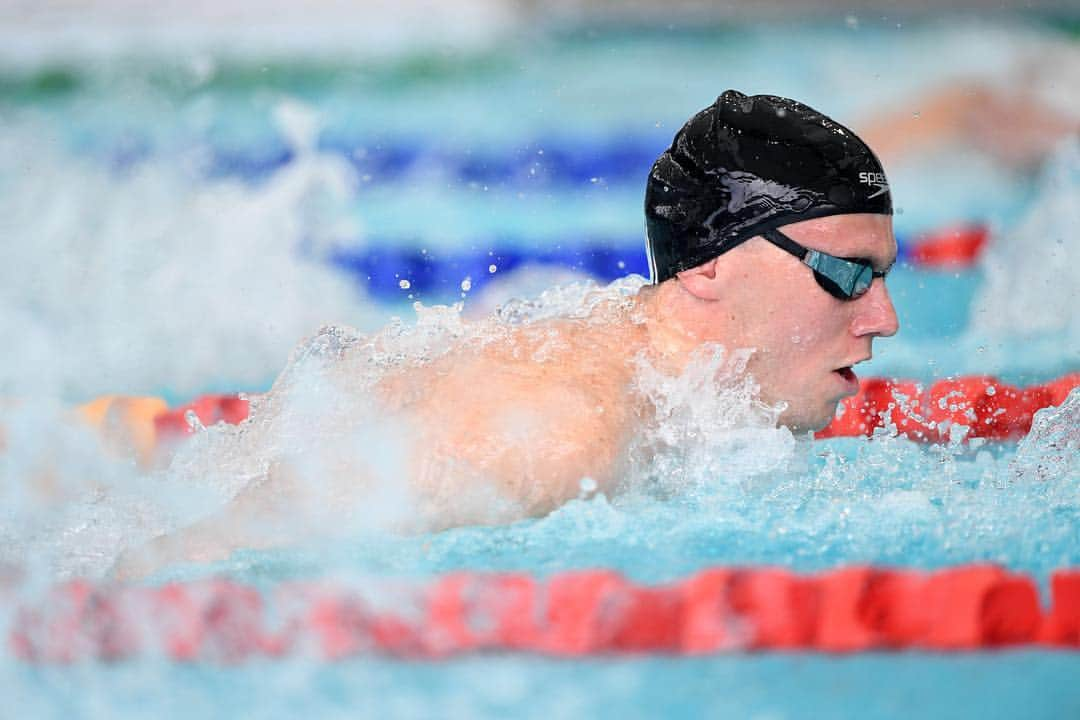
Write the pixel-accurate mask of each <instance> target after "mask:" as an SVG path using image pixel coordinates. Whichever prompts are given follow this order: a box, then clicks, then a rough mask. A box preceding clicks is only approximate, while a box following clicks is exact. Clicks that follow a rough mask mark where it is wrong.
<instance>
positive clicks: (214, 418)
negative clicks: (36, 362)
mask: <svg viewBox="0 0 1080 720" xmlns="http://www.w3.org/2000/svg"><path fill="white" fill-rule="evenodd" d="M1078 385H1080V373H1070V374H1068V375H1064V376H1062V377H1060V378H1057V379H1056V380H1052V381H1050V382H1048V383H1044V384H1042V385H1031V386H1029V387H1026V388H1018V387H1014V386H1012V385H1008V384H1006V383H1003V382H1001V381H1000V380H998V379H996V378H994V377H991V376H989V375H972V376H966V377H959V378H955V379H947V380H938V381H936V382H934V383H932V384H931V385H930V386H928V387H926V386H923V385H922V384H920V383H917V382H914V381H910V380H888V379H885V378H869V379H866V380H863V381H862V382H861V383H860V386H859V392H858V394H857V395H855V396H854V397H851V398H848V399H847V400H845V401H844V403H843V410H842V413H841V415H840V416H839V417H837V418H836V419H835V420H833V421H832V422H831V423H830V424H829V426H828V427H826V428H825V429H824V430H822V431H821V432H819V433H816V437H818V438H829V437H841V436H843V437H850V436H856V435H867V436H870V435H873V433H874V430H875V429H877V428H880V427H884V426H885V425H886V424H892V425H895V426H896V428H897V431H898V432H900V433H902V434H904V435H906V436H907V437H909V438H911V439H913V440H922V441H927V442H944V441H948V440H949V437H950V433H951V432H952V428H953V427H954V426H957V427H958V426H964V427H967V428H968V430H967V435H966V437H981V438H987V439H989V440H1015V439H1018V438H1020V437H1023V436H1024V435H1025V434H1027V432H1028V430H1030V429H1031V421H1032V418H1033V417H1034V415H1035V413H1036V412H1037V411H1038V410H1041V409H1042V408H1044V407H1049V406H1054V405H1060V404H1062V403H1063V402H1065V398H1066V397H1067V396H1068V394H1069V393H1070V392H1071V391H1072V389H1073V388H1075V387H1077V386H1078ZM248 409H249V408H248V401H247V400H245V399H243V398H240V397H239V396H236V395H204V396H202V397H200V398H197V399H196V400H194V401H193V402H190V403H188V404H187V405H183V406H181V407H178V408H174V409H171V410H167V411H165V412H161V413H159V414H158V415H156V416H155V417H154V418H153V423H154V428H155V431H156V434H157V435H156V436H157V439H158V440H159V441H161V440H167V439H170V438H178V437H183V436H186V435H189V434H191V432H192V429H191V426H190V424H189V423H188V420H187V417H188V413H189V412H191V413H194V414H195V416H196V417H198V419H199V421H200V422H201V423H202V424H203V425H212V424H214V423H216V422H219V421H223V422H227V423H232V424H236V423H239V422H242V421H243V420H244V419H245V418H247V415H248Z"/></svg>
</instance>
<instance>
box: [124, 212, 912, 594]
mask: <svg viewBox="0 0 1080 720" xmlns="http://www.w3.org/2000/svg"><path fill="white" fill-rule="evenodd" d="M785 231H786V232H787V233H788V234H789V235H790V236H791V237H792V238H793V239H795V240H796V241H798V242H801V243H803V244H805V245H806V246H808V247H811V248H814V249H818V250H822V251H824V252H828V253H831V254H834V255H838V256H845V257H853V256H856V257H866V258H869V259H872V260H873V262H874V264H875V266H876V267H877V268H878V269H880V270H884V269H886V268H888V267H890V266H891V265H892V263H893V262H894V261H895V258H896V242H895V239H894V238H893V234H892V225H891V218H889V217H887V216H881V215H844V216H836V217H827V218H820V219H816V220H810V221H805V222H801V223H795V224H792V225H788V226H786V227H785ZM897 327H898V325H897V319H896V313H895V310H894V309H893V306H892V302H891V299H890V298H889V295H888V291H887V290H886V288H885V285H884V282H883V280H880V279H876V280H874V283H873V286H872V287H871V289H870V291H869V292H867V293H866V294H865V295H863V296H862V297H860V298H858V299H856V300H854V301H850V302H842V301H839V300H836V299H835V298H833V297H831V296H830V295H828V294H827V293H826V292H825V291H823V290H822V289H821V288H820V287H819V286H818V285H817V283H816V282H815V281H814V279H813V275H812V273H811V272H810V270H809V269H808V268H806V267H805V266H804V265H802V264H801V263H800V262H799V261H798V260H796V259H795V258H793V257H792V256H790V255H788V254H786V253H784V252H783V251H781V250H779V249H777V248H775V247H774V246H772V245H770V244H768V243H767V242H765V241H764V240H762V239H761V238H754V239H752V240H750V241H747V242H746V243H744V244H743V245H741V246H739V247H738V248H736V249H735V250H732V251H730V252H728V253H726V254H724V255H723V256H721V257H719V258H717V259H714V260H711V261H709V262H706V263H704V264H703V265H700V266H698V267H696V268H693V269H691V270H687V271H685V272H683V273H680V274H679V275H678V276H677V277H676V278H674V279H672V280H669V281H667V282H664V283H662V284H661V285H659V286H648V287H645V288H642V290H641V291H640V292H639V294H638V295H637V296H636V297H635V298H633V300H632V301H631V302H630V303H629V305H628V306H627V307H622V308H614V309H613V308H610V307H602V308H599V309H598V310H597V311H596V312H595V313H594V314H593V316H592V317H590V318H589V319H588V320H560V321H551V322H547V323H541V324H538V325H535V326H530V327H528V328H527V329H517V330H515V331H513V332H512V333H510V335H509V336H508V337H507V338H506V339H505V340H503V341H500V342H496V343H491V344H489V345H487V346H485V347H484V348H481V349H479V350H477V349H475V348H459V349H457V350H455V351H451V352H449V353H447V354H446V355H445V356H443V357H441V358H440V359H438V360H436V361H434V362H432V363H430V364H427V365H424V366H422V367H419V368H412V369H409V370H403V371H402V372H400V373H396V374H393V375H391V376H389V377H387V378H386V379H385V380H384V381H383V382H382V383H381V384H380V386H379V387H378V390H377V393H378V395H379V396H380V400H381V401H382V403H383V404H384V405H385V406H386V408H387V411H388V412H391V413H394V414H396V415H399V416H402V417H405V418H407V419H408V421H409V423H410V426H411V427H413V428H414V429H415V444H414V447H413V450H414V452H413V453H412V454H411V457H412V458H413V460H412V465H411V468H410V471H409V475H410V478H411V485H412V489H413V493H414V495H415V496H416V497H417V498H418V500H419V501H420V503H421V504H422V505H426V506H427V507H429V508H432V509H434V510H435V519H434V520H433V522H432V523H430V524H429V525H428V526H427V527H426V528H425V529H435V528H438V527H449V526H455V525H463V524H476V523H490V522H504V521H507V520H510V519H515V518H517V517H523V516H538V515H543V514H546V513H548V512H550V511H552V510H553V509H555V508H556V507H558V506H559V505H561V504H563V503H565V502H566V501H568V500H570V499H572V498H574V497H576V496H578V494H579V493H580V487H581V485H580V483H581V480H582V478H583V477H589V478H591V479H592V480H594V481H595V482H596V483H597V485H598V487H599V488H601V489H610V488H611V487H612V486H613V484H614V483H615V481H616V479H617V478H618V477H619V476H620V472H621V468H620V462H621V461H622V458H624V457H625V454H626V453H625V451H626V449H627V445H628V443H629V441H630V440H631V439H632V438H633V436H634V433H635V431H636V430H638V429H639V428H640V426H641V424H642V422H644V421H647V419H648V417H649V413H650V408H649V407H648V405H647V403H646V402H644V401H643V399H642V398H641V397H640V396H638V394H637V393H636V391H635V384H634V379H635V363H636V358H638V357H639V356H641V355H642V354H644V356H645V357H646V358H648V360H649V362H651V363H652V364H653V365H654V366H656V367H658V368H661V369H663V370H664V371H665V372H670V373H676V372H679V371H680V370H681V369H682V368H683V367H684V366H685V364H686V363H687V362H688V360H689V359H690V356H691V354H692V353H693V352H694V351H695V350H696V349H697V348H699V347H701V346H702V344H704V343H721V344H723V345H724V346H725V347H728V348H732V349H734V348H753V349H754V351H755V352H754V355H753V356H752V359H751V362H750V365H749V367H748V370H749V372H751V373H752V374H753V375H754V377H755V379H756V380H757V382H758V383H759V385H760V386H761V393H762V397H763V399H765V400H767V401H769V402H775V401H784V402H786V403H787V405H788V407H787V409H786V410H785V412H784V413H783V414H782V415H781V418H780V421H781V423H783V424H786V425H788V426H790V427H791V428H793V429H794V430H796V431H810V430H815V429H819V428H821V427H824V426H825V425H826V424H827V423H828V422H829V420H831V418H832V417H833V414H834V412H835V409H836V405H837V403H838V402H839V401H840V400H842V399H843V398H844V397H847V396H849V395H851V394H853V393H854V392H855V389H856V388H855V387H853V386H852V381H851V380H850V378H845V377H843V376H842V375H841V374H838V373H837V372H836V371H837V370H838V369H841V368H845V367H847V366H850V365H853V364H855V363H857V362H861V361H864V360H867V359H869V357H870V355H871V352H872V350H871V345H872V342H873V339H874V338H875V337H881V336H889V335H892V334H894V333H895V332H896V330H897ZM480 486H482V487H484V488H485V489H486V490H488V491H490V492H491V493H492V496H493V497H497V498H498V499H500V500H501V501H504V502H505V503H506V507H509V508H510V509H509V510H508V511H507V510H505V509H504V510H501V511H500V510H492V509H491V508H492V506H491V505H490V504H487V505H486V504H484V503H461V502H457V503H456V502H455V498H457V497H459V496H462V495H468V494H470V493H475V491H476V490H477V487H480ZM305 489H306V488H305V487H304V485H303V483H301V482H299V481H298V480H297V479H296V478H295V477H294V476H293V475H292V474H291V473H290V472H288V470H287V469H283V468H278V469H277V471H275V472H272V473H271V474H270V476H269V477H268V478H267V479H266V480H265V481H264V482H261V483H258V484H255V485H253V486H250V487H248V488H246V489H245V490H244V491H242V492H241V493H240V494H238V495H237V497H236V498H235V499H234V500H233V501H232V502H231V503H230V504H229V505H228V506H226V507H225V508H224V509H223V510H222V511H221V512H220V513H218V514H217V515H215V516H213V517H210V518H208V519H207V520H204V521H202V522H200V523H198V524H196V525H193V526H191V527H189V528H186V529H184V530H181V531H179V532H177V533H174V534H172V535H168V536H164V537H162V538H158V539H157V540H155V541H153V542H152V543H151V544H150V545H148V546H147V547H145V548H140V549H137V550H135V551H132V552H128V553H125V554H124V555H123V556H121V558H120V560H118V562H117V564H116V566H115V568H114V576H115V577H117V578H134V577H139V576H142V575H144V574H147V573H149V572H152V571H153V570H155V569H156V568H158V567H160V566H161V565H163V564H167V563H171V562H177V561H181V560H186V561H207V560H217V559H223V558H224V557H226V556H228V555H229V554H230V553H231V552H232V551H233V550H234V549H236V548H240V547H271V546H276V545H282V544H289V543H293V542H298V541H301V540H302V539H303V538H300V537H296V536H295V535H289V536H283V535H282V534H280V528H281V527H282V526H283V525H287V526H289V527H297V525H296V523H295V522H284V521H285V520H286V519H288V520H290V521H291V520H295V517H296V515H297V513H298V512H302V508H303V507H304V505H305ZM364 490H365V484H364V483H363V482H359V481H357V476H356V475H355V474H349V473H342V476H341V477H339V478H338V479H337V483H336V485H335V488H334V490H333V492H334V493H340V494H341V495H342V496H343V497H347V496H349V495H356V494H357V493H362V492H364Z"/></svg>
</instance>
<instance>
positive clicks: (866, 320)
mask: <svg viewBox="0 0 1080 720" xmlns="http://www.w3.org/2000/svg"><path fill="white" fill-rule="evenodd" d="M855 302H856V303H858V305H859V307H858V308H857V310H856V313H855V318H854V320H853V321H852V326H851V331H852V333H853V334H854V335H855V336H856V337H862V336H863V335H876V336H878V337H892V336H893V335H895V334H896V332H897V331H898V330H899V329H900V319H899V318H898V317H897V316H896V308H895V307H893V302H892V297H890V295H889V290H888V288H886V287H885V280H884V278H875V279H874V282H873V284H872V285H871V286H870V290H869V291H868V292H867V293H866V294H865V295H863V296H862V297H861V298H859V299H858V300H856V301H855Z"/></svg>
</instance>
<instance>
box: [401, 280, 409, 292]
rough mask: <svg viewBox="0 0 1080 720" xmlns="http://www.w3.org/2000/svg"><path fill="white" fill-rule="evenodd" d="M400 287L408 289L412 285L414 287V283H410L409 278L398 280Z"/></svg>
mask: <svg viewBox="0 0 1080 720" xmlns="http://www.w3.org/2000/svg"><path fill="white" fill-rule="evenodd" d="M398 287H399V288H401V289H402V290H408V289H409V288H410V287H412V283H410V282H409V281H408V280H398Z"/></svg>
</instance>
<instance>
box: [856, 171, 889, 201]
mask: <svg viewBox="0 0 1080 720" xmlns="http://www.w3.org/2000/svg"><path fill="white" fill-rule="evenodd" d="M859 182H861V183H862V184H863V185H873V186H874V187H876V188H877V189H878V191H877V192H876V193H874V194H873V195H871V196H870V197H868V198H866V199H867V200H870V199H872V198H876V197H877V196H878V195H884V194H885V193H887V192H889V182H888V181H887V180H886V179H885V173H879V172H861V173H859Z"/></svg>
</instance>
